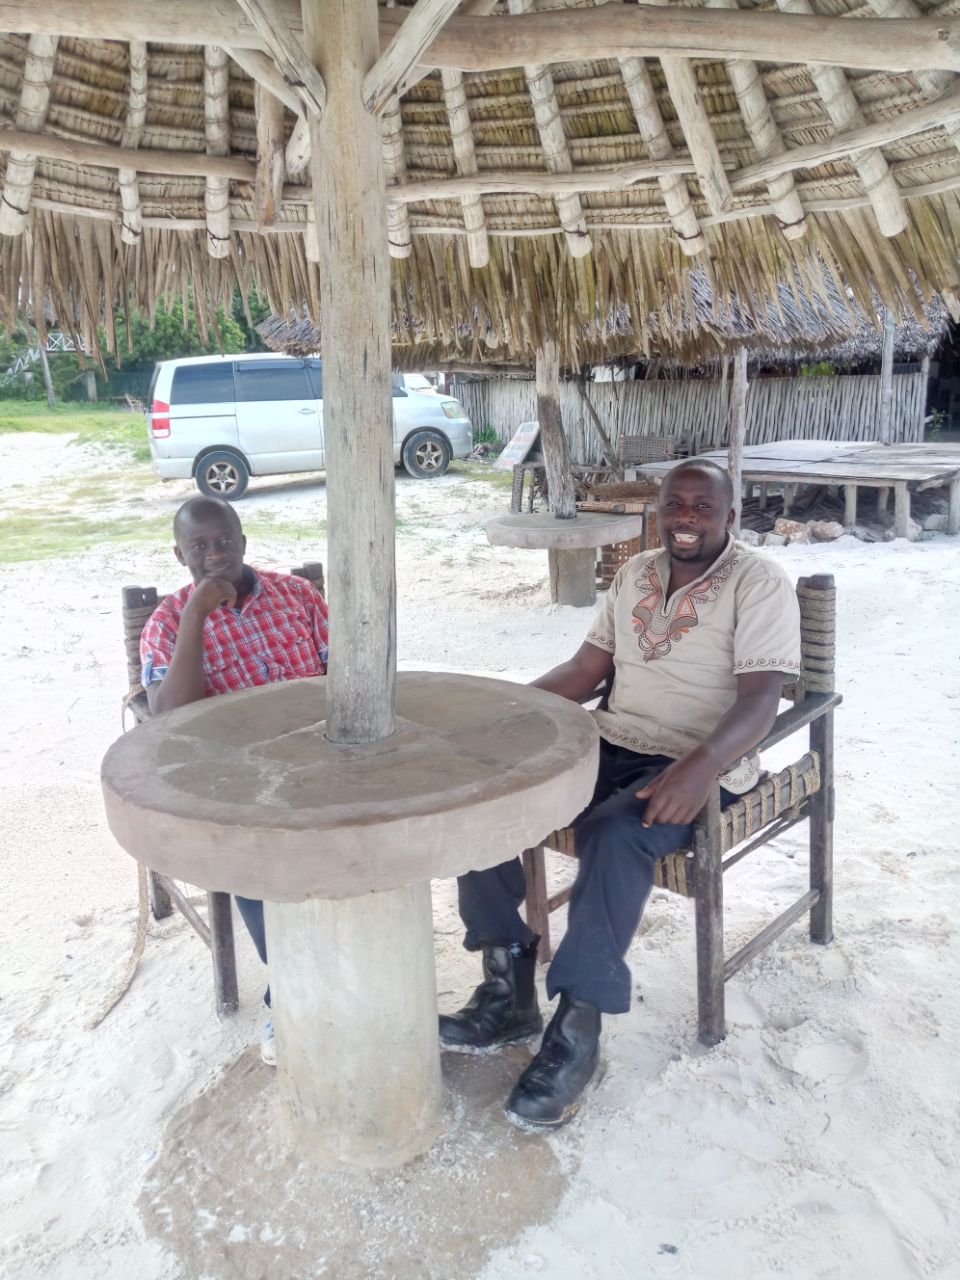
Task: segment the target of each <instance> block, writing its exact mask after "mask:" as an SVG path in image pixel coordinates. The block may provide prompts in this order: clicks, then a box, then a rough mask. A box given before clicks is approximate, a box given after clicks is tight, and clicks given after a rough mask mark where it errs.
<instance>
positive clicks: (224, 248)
mask: <svg viewBox="0 0 960 1280" xmlns="http://www.w3.org/2000/svg"><path fill="white" fill-rule="evenodd" d="M203 113H204V125H205V128H206V135H207V155H208V156H226V155H228V154H229V151H230V58H229V56H228V54H227V51H226V49H221V48H218V47H217V46H216V45H207V46H206V48H205V49H204V51H203ZM204 207H205V210H206V216H207V252H208V253H209V254H210V256H211V258H229V257H230V246H231V237H230V179H229V178H224V177H218V176H215V175H213V174H210V173H208V174H207V179H206V193H205V196H204Z"/></svg>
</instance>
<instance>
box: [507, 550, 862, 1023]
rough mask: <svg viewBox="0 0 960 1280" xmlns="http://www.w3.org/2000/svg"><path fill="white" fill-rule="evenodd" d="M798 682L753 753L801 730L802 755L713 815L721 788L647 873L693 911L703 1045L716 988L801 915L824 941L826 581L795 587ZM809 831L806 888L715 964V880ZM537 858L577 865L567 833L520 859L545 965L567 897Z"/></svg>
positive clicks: (718, 925)
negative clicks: (561, 857) (555, 914)
mask: <svg viewBox="0 0 960 1280" xmlns="http://www.w3.org/2000/svg"><path fill="white" fill-rule="evenodd" d="M797 598H798V600H799V603H800V615H801V631H800V635H801V650H802V656H801V669H800V676H799V679H797V680H796V681H794V682H792V683H791V684H790V685H789V686H788V687H786V688H785V690H784V696H785V697H789V698H791V699H792V700H793V703H794V705H793V706H792V707H791V708H790V709H788V710H787V711H784V712H781V714H780V715H778V716H777V719H776V722H775V723H774V726H773V728H772V729H771V731H770V733H768V734H767V736H766V738H765V739H764V740H763V742H762V743H761V744H760V750H761V751H762V750H764V749H766V748H768V747H772V746H774V745H775V744H776V743H778V742H782V741H783V740H784V739H785V738H788V737H790V735H791V734H793V733H796V732H797V730H798V729H802V728H808V729H809V749H808V750H807V751H806V752H804V754H803V755H802V756H801V757H800V758H799V759H798V760H796V761H795V762H794V763H793V764H791V765H789V766H788V767H787V768H786V769H781V770H780V772H779V773H776V774H767V775H765V776H764V778H763V780H762V781H761V782H760V783H759V784H758V786H756V787H755V788H754V789H753V790H752V791H749V792H747V794H746V795H744V796H741V797H739V799H737V800H736V801H735V802H734V803H733V804H730V805H728V806H726V808H721V803H720V788H719V786H716V787H715V788H714V791H713V794H712V795H711V797H710V798H709V800H708V801H707V804H706V805H705V806H704V808H703V810H702V811H701V812H700V814H699V816H698V817H697V820H696V822H695V824H694V831H693V841H692V843H691V845H690V846H689V848H686V849H680V850H678V851H677V852H676V853H673V854H670V855H669V856H668V857H666V858H662V859H660V860H659V861H658V862H657V864H656V871H655V878H654V883H655V884H657V885H658V886H660V887H661V888H663V889H668V890H669V891H670V892H671V893H678V894H681V895H683V896H684V897H687V898H693V899H694V902H695V905H696V933H697V1001H698V1006H699V1038H700V1040H701V1041H702V1042H703V1043H704V1044H707V1045H713V1044H717V1043H718V1041H720V1040H722V1039H723V1036H724V984H725V982H726V981H727V979H728V978H730V977H732V976H733V974H735V973H736V972H737V971H738V970H739V969H741V968H742V967H743V966H744V965H745V964H746V963H747V961H748V960H752V959H753V957H754V956H755V955H757V953H758V952H759V951H761V950H762V949H763V948H764V947H765V946H766V945H767V944H768V943H769V942H772V941H773V939H774V938H777V937H779V936H780V934H781V933H783V931H784V930H785V929H787V928H789V927H790V925H792V924H793V923H794V922H795V921H796V920H799V918H800V917H801V916H802V915H804V914H805V913H807V912H809V915H810V938H811V940H812V941H813V942H820V943H826V942H830V941H831V939H832V938H833V809H834V766H833V713H834V710H835V708H836V707H838V706H839V705H840V702H841V701H842V699H841V696H840V694H838V693H836V692H835V690H834V658H835V651H836V591H835V587H834V582H833V577H832V575H830V574H817V575H815V576H814V577H811V578H801V579H800V582H799V584H798V586H797ZM804 821H806V822H809V824H810V825H809V837H810V888H809V890H808V891H807V892H806V893H805V894H803V896H802V897H801V898H798V899H797V901H796V902H794V903H793V905H792V906H790V907H788V908H787V910H786V911H784V912H783V913H782V915H779V916H778V917H777V918H776V919H775V920H774V921H772V922H771V923H770V924H768V925H767V926H766V928H764V929H762V930H761V931H760V932H759V933H758V934H757V935H756V937H754V938H751V939H750V941H749V942H747V943H746V944H745V945H744V946H742V947H740V949H739V950H738V951H735V952H734V953H733V955H731V956H728V957H725V956H724V938H723V873H724V872H725V871H727V870H729V868H730V867H732V866H733V865H734V864H735V863H737V862H739V861H740V860H741V859H742V858H745V857H746V856H747V855H748V854H750V853H753V852H754V851H755V850H756V849H758V848H760V846H761V845H764V844H768V843H769V842H770V841H771V840H774V839H776V837H777V836H779V835H782V834H783V832H784V831H787V830H789V829H790V828H791V827H793V826H796V824H797V823H798V822H804ZM545 849H551V850H554V851H555V852H557V853H561V854H565V855H566V856H567V857H576V850H575V838H574V832H573V830H572V829H571V828H570V827H565V828H564V829H563V830H560V831H554V832H552V833H551V834H550V835H549V836H547V837H546V839H545V840H543V842H542V843H541V844H539V845H537V846H536V847H534V848H532V849H527V850H525V851H524V853H523V867H524V871H525V873H526V877H527V901H526V916H527V923H528V924H529V926H530V928H531V929H533V930H534V932H535V933H538V934H539V935H540V938H541V942H540V959H541V961H542V962H546V961H547V960H549V959H550V956H551V949H550V913H551V912H552V911H555V910H556V909H557V908H558V907H560V906H562V905H563V904H564V903H565V902H567V901H568V900H569V897H570V889H569V888H566V889H563V890H561V891H560V892H559V893H555V894H553V895H552V896H550V895H548V893H547V882H546V866H545V857H544V851H545Z"/></svg>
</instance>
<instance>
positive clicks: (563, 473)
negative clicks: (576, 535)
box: [536, 337, 577, 520]
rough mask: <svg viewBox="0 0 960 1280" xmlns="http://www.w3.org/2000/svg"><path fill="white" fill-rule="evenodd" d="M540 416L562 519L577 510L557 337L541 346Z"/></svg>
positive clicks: (552, 495) (555, 507)
mask: <svg viewBox="0 0 960 1280" xmlns="http://www.w3.org/2000/svg"><path fill="white" fill-rule="evenodd" d="M536 369H537V374H536V376H537V418H538V419H539V422H540V443H541V444H542V446H543V461H544V466H545V467H546V471H547V492H548V495H549V502H550V511H551V513H552V514H553V515H554V516H556V518H557V519H558V520H572V519H573V518H574V516H575V515H576V514H577V495H576V493H575V492H574V487H573V469H572V467H571V465H570V447H569V445H568V444H567V437H566V436H565V435H564V434H563V422H562V420H561V418H560V347H559V345H558V343H557V340H556V338H552V337H547V338H544V339H543V341H542V342H541V344H540V346H539V347H538V348H537V365H536Z"/></svg>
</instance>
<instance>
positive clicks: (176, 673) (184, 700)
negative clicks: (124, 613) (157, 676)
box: [148, 613, 206, 715]
mask: <svg viewBox="0 0 960 1280" xmlns="http://www.w3.org/2000/svg"><path fill="white" fill-rule="evenodd" d="M203 623H204V619H203V618H194V617H192V616H190V615H189V614H187V613H184V615H183V617H182V618H181V619H180V627H179V630H178V631H177V641H176V644H175V645H174V647H173V657H172V658H171V659H170V666H169V667H168V668H167V674H166V675H165V676H164V677H163V679H162V680H161V681H160V684H159V686H158V687H157V690H156V693H155V694H154V695H153V697H152V699H151V698H150V697H149V691H148V701H149V702H150V706H151V710H152V711H153V712H154V714H155V715H159V714H160V713H161V712H163V711H173V710H174V708H175V707H185V706H186V705H187V704H188V703H190V702H199V701H200V699H201V698H202V697H203V696H204V694H205V692H206V686H205V684H204V680H203Z"/></svg>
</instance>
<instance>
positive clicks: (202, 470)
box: [194, 449, 250, 502]
mask: <svg viewBox="0 0 960 1280" xmlns="http://www.w3.org/2000/svg"><path fill="white" fill-rule="evenodd" d="M194 478H195V479H196V482H197V488H198V489H199V490H200V492H201V493H205V494H206V495H207V497H208V498H226V499H227V501H228V502H232V501H233V499H234V498H241V497H242V496H243V495H244V494H245V493H246V491H247V484H248V483H249V481H250V472H249V471H248V470H247V464H246V463H245V462H244V460H243V459H242V458H241V457H240V456H239V455H238V454H236V453H229V452H228V451H227V450H225V449H224V450H222V451H221V452H219V453H208V454H207V456H206V457H205V458H201V459H200V461H199V462H198V463H197V470H196V475H195V477H194Z"/></svg>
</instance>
